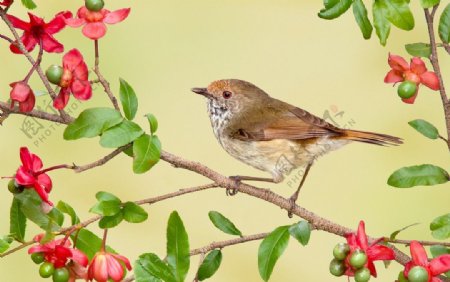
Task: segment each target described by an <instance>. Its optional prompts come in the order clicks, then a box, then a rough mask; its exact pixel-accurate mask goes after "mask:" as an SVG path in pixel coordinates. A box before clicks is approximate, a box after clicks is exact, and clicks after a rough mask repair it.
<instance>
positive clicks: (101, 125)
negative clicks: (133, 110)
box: [64, 108, 123, 140]
mask: <svg viewBox="0 0 450 282" xmlns="http://www.w3.org/2000/svg"><path fill="white" fill-rule="evenodd" d="M122 120H123V117H122V116H121V115H120V113H119V112H118V111H116V110H114V109H110V108H91V109H87V110H84V111H82V112H81V114H80V115H79V116H78V117H77V118H76V119H75V120H74V121H73V122H72V123H70V124H69V125H68V126H67V127H66V129H65V130H64V139H66V140H76V139H80V138H83V137H87V138H89V137H95V136H98V135H100V134H101V133H103V132H104V131H106V130H107V129H108V128H111V127H113V126H114V125H116V124H119V123H120V122H122Z"/></svg>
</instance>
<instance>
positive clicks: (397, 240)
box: [384, 238, 450, 247]
mask: <svg viewBox="0 0 450 282" xmlns="http://www.w3.org/2000/svg"><path fill="white" fill-rule="evenodd" d="M384 241H385V242H389V243H392V244H403V245H409V244H411V241H413V240H400V239H394V240H392V239H389V238H385V239H384ZM414 241H417V242H419V243H420V244H421V245H422V246H444V247H450V243H447V242H435V241H420V240H414Z"/></svg>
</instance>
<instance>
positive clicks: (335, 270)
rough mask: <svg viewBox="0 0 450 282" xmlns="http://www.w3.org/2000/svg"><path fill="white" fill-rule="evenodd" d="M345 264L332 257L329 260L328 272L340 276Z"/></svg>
mask: <svg viewBox="0 0 450 282" xmlns="http://www.w3.org/2000/svg"><path fill="white" fill-rule="evenodd" d="M345 269H346V267H345V264H344V262H343V261H341V260H337V259H333V260H332V261H331V262H330V273H331V274H333V275H334V276H338V277H339V276H342V275H344V273H345Z"/></svg>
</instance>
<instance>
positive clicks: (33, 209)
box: [14, 189, 60, 231]
mask: <svg viewBox="0 0 450 282" xmlns="http://www.w3.org/2000/svg"><path fill="white" fill-rule="evenodd" d="M14 197H15V198H16V199H17V200H18V201H19V202H20V209H21V211H22V212H23V214H24V215H25V216H26V217H27V218H28V219H29V220H31V221H32V222H34V223H36V225H37V226H39V227H40V228H42V229H44V230H46V231H57V230H59V229H60V226H59V225H58V224H57V223H56V222H55V221H54V220H53V219H52V218H51V217H50V216H49V215H47V214H45V213H44V212H43V211H42V209H41V202H42V200H41V198H40V197H39V196H38V194H37V193H36V191H34V189H25V190H24V191H23V192H22V193H20V194H16V195H14Z"/></svg>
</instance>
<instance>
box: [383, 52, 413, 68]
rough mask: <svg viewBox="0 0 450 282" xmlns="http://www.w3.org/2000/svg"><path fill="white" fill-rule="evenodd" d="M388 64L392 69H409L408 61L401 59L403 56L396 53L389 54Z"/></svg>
mask: <svg viewBox="0 0 450 282" xmlns="http://www.w3.org/2000/svg"><path fill="white" fill-rule="evenodd" d="M388 64H389V66H391V68H392V69H394V70H397V71H406V70H409V65H408V62H406V60H405V59H403V57H400V56H398V55H393V54H389V57H388Z"/></svg>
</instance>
